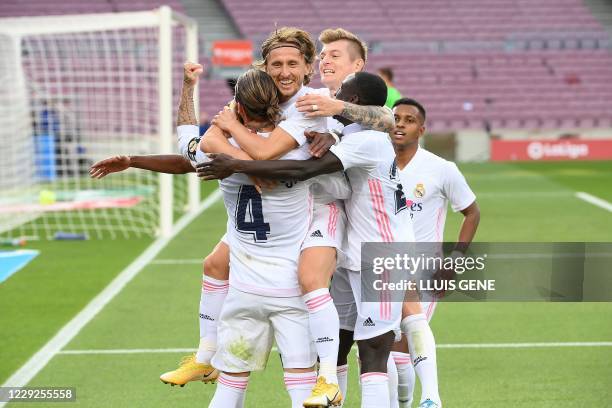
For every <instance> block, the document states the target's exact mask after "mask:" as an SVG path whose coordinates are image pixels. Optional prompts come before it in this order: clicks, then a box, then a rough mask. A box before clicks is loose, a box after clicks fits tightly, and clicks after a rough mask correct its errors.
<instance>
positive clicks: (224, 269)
mask: <svg viewBox="0 0 612 408" xmlns="http://www.w3.org/2000/svg"><path fill="white" fill-rule="evenodd" d="M218 258H219V257H216V256H214V254H211V255H208V256H207V257H206V258H204V263H203V273H204V275H206V276H210V277H211V278H214V279H219V280H227V279H228V278H229V265H227V264H226V263H224V262H223V260H221V259H218Z"/></svg>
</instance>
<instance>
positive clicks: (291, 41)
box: [253, 27, 317, 85]
mask: <svg viewBox="0 0 612 408" xmlns="http://www.w3.org/2000/svg"><path fill="white" fill-rule="evenodd" d="M280 47H293V48H295V49H297V50H298V51H300V53H301V54H302V55H303V56H304V61H305V62H306V64H308V65H310V66H311V67H312V64H313V63H314V62H315V58H316V53H317V49H316V47H315V43H314V40H313V39H312V36H311V35H310V34H309V33H308V32H306V31H304V30H301V29H299V28H295V27H281V28H279V29H277V30H274V31H273V32H272V33H270V35H269V36H268V38H266V39H265V40H264V42H263V44H261V56H262V58H263V59H262V60H261V61H257V62H256V63H255V64H253V65H254V66H255V67H256V68H258V69H261V70H265V68H266V63H267V62H268V61H267V60H268V55H270V52H271V51H272V50H275V49H276V48H280ZM313 73H314V72H313V71H312V68H311V70H310V72H309V73H308V74H306V76H304V85H308V83H309V82H310V79H311V78H312V75H313Z"/></svg>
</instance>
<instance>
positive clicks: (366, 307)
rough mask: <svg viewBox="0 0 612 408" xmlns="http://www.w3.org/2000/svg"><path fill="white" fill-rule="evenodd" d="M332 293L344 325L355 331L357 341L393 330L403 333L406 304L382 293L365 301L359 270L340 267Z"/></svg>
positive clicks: (341, 323)
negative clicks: (372, 299) (403, 316)
mask: <svg viewBox="0 0 612 408" xmlns="http://www.w3.org/2000/svg"><path fill="white" fill-rule="evenodd" d="M330 292H331V296H332V298H333V300H334V304H335V306H336V309H337V310H338V316H339V318H340V328H341V329H344V330H353V331H354V333H353V338H354V339H355V340H366V339H371V338H374V337H377V336H380V335H381V334H384V333H387V332H389V331H393V332H395V333H396V336H397V335H398V334H399V327H400V322H401V319H402V303H401V302H390V301H388V298H385V297H384V296H382V295H381V298H380V299H378V300H376V301H371V302H366V301H362V299H361V273H360V272H359V271H351V270H349V269H346V268H338V269H336V272H334V276H333V278H332V284H331V291H330Z"/></svg>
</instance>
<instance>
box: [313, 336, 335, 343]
mask: <svg viewBox="0 0 612 408" xmlns="http://www.w3.org/2000/svg"><path fill="white" fill-rule="evenodd" d="M331 341H334V339H330V338H329V337H327V336H325V337H319V338H318V339H317V340H316V341H315V343H328V342H331Z"/></svg>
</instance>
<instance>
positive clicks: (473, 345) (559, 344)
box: [58, 341, 612, 355]
mask: <svg viewBox="0 0 612 408" xmlns="http://www.w3.org/2000/svg"><path fill="white" fill-rule="evenodd" d="M436 347H437V348H439V349H505V348H508V349H513V348H555V347H612V341H593V342H552V343H463V344H462V343H451V344H438V345H437V346H436ZM353 348H356V347H355V346H353ZM273 350H274V351H276V350H277V349H276V347H273ZM195 351H196V349H193V348H164V349H106V350H105V349H98V350H62V351H60V352H59V353H58V354H63V355H75V354H76V355H82V354H149V353H150V354H163V353H193V352H195Z"/></svg>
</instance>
